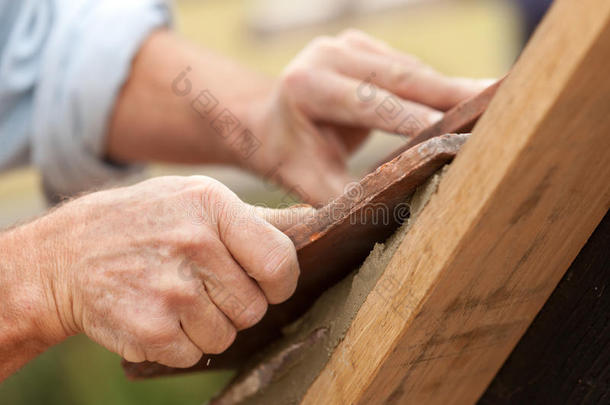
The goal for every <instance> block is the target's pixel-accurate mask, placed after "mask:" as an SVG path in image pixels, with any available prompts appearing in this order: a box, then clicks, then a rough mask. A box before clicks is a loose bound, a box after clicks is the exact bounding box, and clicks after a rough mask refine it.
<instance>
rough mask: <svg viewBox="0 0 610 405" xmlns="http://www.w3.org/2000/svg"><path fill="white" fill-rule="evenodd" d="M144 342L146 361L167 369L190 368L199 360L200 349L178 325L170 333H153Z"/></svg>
mask: <svg viewBox="0 0 610 405" xmlns="http://www.w3.org/2000/svg"><path fill="white" fill-rule="evenodd" d="M148 336H150V337H152V339H151V340H144V344H143V347H144V353H145V354H146V360H148V361H153V362H157V363H161V364H163V365H166V366H168V367H178V368H186V367H191V366H193V365H195V364H197V362H198V361H199V360H200V359H201V356H202V355H203V353H202V351H201V349H200V348H199V347H197V345H195V344H194V343H193V342H192V341H191V340H190V339H189V338H188V336H186V334H185V332H184V331H183V330H182V329H180V328H179V326H178V325H176V327H175V328H174V329H173V330H171V331H159V330H158V331H153V332H152V333H151V334H149V335H148Z"/></svg>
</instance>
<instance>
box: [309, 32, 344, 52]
mask: <svg viewBox="0 0 610 405" xmlns="http://www.w3.org/2000/svg"><path fill="white" fill-rule="evenodd" d="M337 46H338V42H337V40H336V39H335V38H333V37H330V36H327V35H321V36H318V37H315V38H314V39H313V40H312V41H311V42H310V43H309V46H308V47H307V48H308V49H309V50H310V51H312V52H316V53H317V52H325V51H329V50H331V49H336V48H337Z"/></svg>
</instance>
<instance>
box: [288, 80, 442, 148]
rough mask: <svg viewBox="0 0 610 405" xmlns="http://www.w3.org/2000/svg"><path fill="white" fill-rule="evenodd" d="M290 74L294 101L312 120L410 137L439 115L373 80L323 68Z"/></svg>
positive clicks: (439, 115) (439, 116) (431, 122)
mask: <svg viewBox="0 0 610 405" xmlns="http://www.w3.org/2000/svg"><path fill="white" fill-rule="evenodd" d="M294 74H295V77H292V78H289V79H288V80H289V82H290V83H291V84H290V85H291V86H292V89H291V91H292V93H293V94H294V100H298V101H297V103H299V106H300V107H301V108H302V109H303V110H304V111H305V112H306V113H307V114H308V116H309V117H310V118H312V119H314V120H321V121H331V122H334V123H337V124H342V125H349V126H357V127H364V128H377V129H381V130H384V131H387V132H394V133H401V134H404V135H407V136H412V135H414V134H415V133H417V132H418V131H419V130H420V129H422V128H424V127H427V126H429V125H431V124H433V123H434V122H436V121H438V120H439V119H440V118H441V117H442V113H440V112H438V111H436V110H434V109H431V108H429V107H426V106H423V105H421V104H418V103H415V102H412V101H407V100H404V99H402V98H400V97H398V96H396V95H394V94H392V93H390V92H388V91H387V90H385V89H383V88H380V87H378V86H376V85H375V84H373V83H363V82H359V81H357V80H355V79H353V78H350V77H346V76H342V75H340V74H338V73H335V72H331V71H327V70H316V71H304V72H297V73H294Z"/></svg>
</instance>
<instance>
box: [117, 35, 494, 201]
mask: <svg viewBox="0 0 610 405" xmlns="http://www.w3.org/2000/svg"><path fill="white" fill-rule="evenodd" d="M167 55H171V57H167ZM489 84H490V83H489V81H488V80H472V79H463V78H449V77H446V76H444V75H442V74H440V73H438V72H436V71H435V70H434V69H432V68H430V67H429V66H426V65H425V64H423V63H422V62H420V61H418V60H417V59H416V58H414V57H412V56H409V55H406V54H404V53H401V52H399V51H397V50H394V49H392V48H390V47H389V46H388V45H386V44H385V43H383V42H381V41H378V40H376V39H373V38H371V37H369V36H368V35H366V34H364V33H362V32H359V31H355V30H349V31H346V32H344V33H342V34H340V35H339V36H337V37H321V38H318V39H315V40H314V41H312V42H311V43H310V44H309V45H308V46H307V47H306V48H305V49H304V50H303V51H302V52H301V53H300V54H299V55H297V57H296V58H295V59H294V60H293V61H292V62H291V63H290V64H289V65H288V66H287V67H286V69H285V70H284V72H283V73H282V75H281V76H280V77H279V78H278V79H277V80H271V79H268V78H265V77H262V76H260V75H258V74H256V73H254V72H252V71H250V70H248V69H245V68H243V67H240V66H238V65H236V64H234V63H232V62H229V61H227V60H225V59H223V58H221V57H219V56H218V55H214V54H212V53H210V52H208V51H205V50H202V49H199V48H197V47H194V46H192V45H191V44H189V43H188V42H186V41H184V40H182V39H180V38H178V37H177V36H175V35H174V34H172V33H171V32H166V31H161V32H157V33H155V34H153V35H152V36H151V38H150V39H149V40H148V41H147V42H146V44H145V45H144V46H143V47H142V49H141V50H140V52H139V54H138V57H137V58H136V60H135V62H134V66H133V69H132V72H131V75H130V77H129V80H128V82H127V84H126V86H125V88H124V89H123V92H122V94H121V96H120V97H119V100H118V102H117V105H116V108H115V112H114V115H113V118H112V122H111V126H110V131H109V135H108V155H109V156H110V157H111V158H114V159H116V160H118V161H127V162H131V161H154V160H162V161H170V162H180V163H224V164H230V165H235V166H240V167H242V168H246V169H248V170H251V171H253V172H254V173H256V174H258V175H260V176H263V177H267V178H271V179H272V180H274V181H276V182H279V183H282V184H283V185H284V186H286V187H287V188H289V189H291V190H293V191H296V192H299V193H301V197H302V198H303V199H304V200H305V201H306V202H309V203H312V204H316V205H322V204H325V203H326V202H328V201H329V200H330V199H332V198H334V197H336V196H337V195H339V194H340V193H341V192H342V191H343V188H344V186H345V185H346V184H347V183H348V182H349V181H350V178H349V176H348V174H347V171H346V161H347V159H348V157H349V155H350V154H351V153H352V152H354V151H355V150H356V149H357V148H358V146H360V145H361V144H362V142H363V141H364V140H365V139H366V137H367V135H368V133H369V131H370V130H371V129H375V128H376V129H382V130H385V131H388V132H392V133H400V134H402V135H407V136H408V135H413V134H414V133H415V132H417V131H418V130H419V129H422V128H423V127H426V126H428V125H430V124H431V123H433V122H434V121H436V120H438V119H440V117H441V116H442V113H441V112H442V111H445V110H447V109H449V108H451V107H452V106H454V105H455V104H457V103H458V102H460V101H461V100H463V99H465V98H467V97H469V96H472V95H474V94H476V93H478V92H479V91H481V90H483V89H484V88H485V87H487V86H488V85H489ZM248 134H249V135H248Z"/></svg>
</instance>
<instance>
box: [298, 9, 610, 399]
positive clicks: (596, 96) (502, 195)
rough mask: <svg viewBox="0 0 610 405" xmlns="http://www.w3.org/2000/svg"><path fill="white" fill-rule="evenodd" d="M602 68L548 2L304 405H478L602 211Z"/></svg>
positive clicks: (598, 18) (593, 40) (571, 13)
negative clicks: (394, 283)
mask: <svg viewBox="0 0 610 405" xmlns="http://www.w3.org/2000/svg"><path fill="white" fill-rule="evenodd" d="M608 66H610V2H608V1H606V0H582V1H573V0H557V1H556V2H555V3H554V5H553V6H552V8H551V10H550V12H549V14H548V15H547V17H546V18H545V20H544V21H543V22H542V24H541V26H540V27H539V29H538V31H537V32H536V34H535V35H534V38H533V40H532V41H531V42H530V44H529V45H528V46H527V48H526V49H525V51H524V53H523V55H522V56H521V58H520V59H519V61H518V62H517V64H516V66H515V67H514V69H513V70H512V72H511V75H510V76H509V77H508V78H507V79H506V80H505V82H504V83H503V85H502V86H501V88H500V89H499V90H498V93H497V94H496V96H495V97H494V99H493V100H492V102H491V104H490V106H489V108H488V110H487V111H486V113H485V114H483V116H482V117H481V119H480V120H479V122H478V123H477V125H476V127H475V129H474V132H473V134H472V136H471V139H470V140H469V141H468V143H467V144H466V145H465V146H464V148H463V149H462V151H461V153H460V154H459V155H458V157H457V158H456V159H455V161H454V163H453V165H452V166H451V168H450V169H449V171H448V172H447V174H446V176H445V177H444V178H443V180H442V182H441V184H440V187H439V190H438V194H437V195H435V196H434V197H433V198H432V199H431V201H430V202H429V204H428V206H427V208H426V209H425V210H424V211H423V212H422V214H421V216H420V217H419V218H418V221H417V222H416V223H415V225H414V226H413V228H412V229H411V231H410V232H409V233H408V234H407V235H406V237H405V239H404V240H403V242H402V246H401V248H400V249H399V250H398V252H397V254H396V255H395V256H394V257H393V259H392V260H391V262H390V264H389V266H388V267H387V269H386V271H385V272H384V274H383V275H382V276H381V278H380V279H379V281H378V284H377V287H376V289H375V290H374V292H376V293H375V294H370V295H369V296H368V297H367V300H366V301H365V303H364V305H363V306H362V307H361V308H360V310H359V312H358V314H357V316H356V318H355V319H354V321H353V323H352V325H351V327H350V329H349V330H348V332H347V334H346V336H345V339H344V340H343V341H342V342H341V343H340V344H339V345H338V346H337V347H336V349H335V351H334V353H333V355H332V357H331V359H330V361H329V363H328V364H327V365H326V367H325V368H324V370H323V371H322V372H321V373H320V375H319V376H318V377H317V379H316V380H315V382H314V383H313V384H312V385H311V386H310V387H309V390H308V391H307V394H306V395H305V397H304V399H303V401H302V404H312V405H317V404H321V403H324V404H371V403H375V404H381V403H386V404H410V403H413V404H421V403H426V404H468V403H474V402H475V401H476V400H477V399H478V398H479V396H480V395H481V393H482V392H483V391H484V390H485V388H486V386H487V385H488V384H489V382H490V381H491V379H492V378H493V376H494V375H495V373H496V372H497V371H498V369H499V368H500V366H501V365H502V363H503V361H504V360H505V359H506V358H507V356H508V355H509V353H510V352H511V350H512V349H513V347H514V346H515V345H516V343H517V342H518V340H519V338H520V337H521V336H522V335H523V333H524V332H525V330H526V329H527V327H528V325H529V324H530V323H531V321H532V320H533V318H534V317H535V315H536V313H537V312H538V311H539V310H540V308H541V307H542V305H543V304H544V302H545V301H546V299H547V298H548V296H549V295H550V293H551V292H552V291H553V289H554V288H555V286H556V284H557V282H558V281H559V280H560V278H561V277H562V275H563V273H564V272H565V270H566V269H567V268H568V266H569V265H570V263H571V262H572V260H573V259H574V258H575V257H576V255H577V253H578V251H579V250H580V249H581V247H582V246H583V245H584V243H585V241H586V240H587V238H588V237H589V235H590V234H591V232H592V231H593V229H595V227H596V225H597V224H598V223H599V221H600V220H601V218H602V217H603V215H604V213H605V212H606V211H607V210H608V208H609V206H610V136H609V134H610V119H609V106H610V80H608ZM388 280H398V285H397V287H396V288H394V289H392V290H390V291H388V290H387V289H384V288H383V287H384V286H387V285H388V283H387V282H388ZM395 307H398V308H403V309H404V310H403V311H402V314H401V315H402V316H400V315H398V314H397V313H396V311H394V310H393V308H395ZM405 313H406V315H407V320H405V319H404V317H405Z"/></svg>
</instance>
